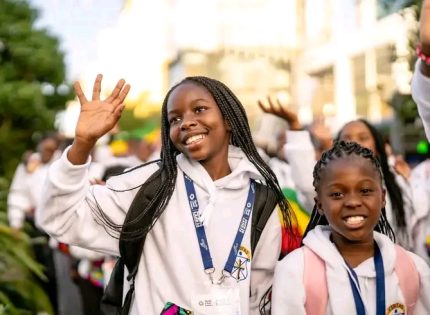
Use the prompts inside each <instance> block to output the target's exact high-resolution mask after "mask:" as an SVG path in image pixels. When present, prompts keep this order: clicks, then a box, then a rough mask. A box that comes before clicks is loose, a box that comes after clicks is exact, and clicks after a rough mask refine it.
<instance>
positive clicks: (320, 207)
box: [314, 197, 324, 215]
mask: <svg viewBox="0 0 430 315" xmlns="http://www.w3.org/2000/svg"><path fill="white" fill-rule="evenodd" d="M314 201H315V207H316V208H317V211H318V213H319V214H320V215H324V210H323V209H322V205H321V202H320V201H319V200H318V197H315V198H314Z"/></svg>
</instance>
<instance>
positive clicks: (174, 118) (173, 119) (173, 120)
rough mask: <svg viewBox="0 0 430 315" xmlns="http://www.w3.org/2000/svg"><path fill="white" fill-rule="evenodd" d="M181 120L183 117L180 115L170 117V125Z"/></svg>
mask: <svg viewBox="0 0 430 315" xmlns="http://www.w3.org/2000/svg"><path fill="white" fill-rule="evenodd" d="M180 121H181V117H179V116H178V117H172V118H170V120H169V123H170V125H174V124H176V123H178V122H180Z"/></svg>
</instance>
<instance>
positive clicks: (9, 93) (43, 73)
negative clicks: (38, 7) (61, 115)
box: [0, 0, 72, 178]
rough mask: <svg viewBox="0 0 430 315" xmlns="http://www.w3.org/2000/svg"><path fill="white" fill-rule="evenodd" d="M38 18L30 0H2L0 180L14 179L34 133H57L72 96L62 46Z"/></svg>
mask: <svg viewBox="0 0 430 315" xmlns="http://www.w3.org/2000/svg"><path fill="white" fill-rule="evenodd" d="M36 18H37V12H36V11H35V10H34V9H32V8H31V7H30V6H29V4H28V3H27V2H26V1H22V0H0V104H1V106H0V147H1V148H8V150H1V151H0V177H1V176H6V178H11V176H12V175H13V172H14V170H15V167H16V165H17V163H18V162H19V159H20V157H21V155H22V154H23V152H24V151H25V150H26V149H28V148H32V147H34V143H33V141H32V136H33V134H34V132H35V131H45V130H52V129H53V122H54V118H55V112H56V110H59V109H62V108H64V105H65V102H66V101H67V100H68V99H70V98H71V96H72V95H71V92H70V91H71V89H70V88H68V89H67V88H64V86H65V84H64V83H63V82H64V80H65V65H64V55H63V53H62V52H61V51H60V49H59V42H58V40H57V39H56V38H55V37H53V36H51V35H50V34H49V33H48V31H47V30H44V29H35V28H34V21H35V19H36ZM66 87H67V85H66Z"/></svg>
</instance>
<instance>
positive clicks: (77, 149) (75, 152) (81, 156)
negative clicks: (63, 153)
mask: <svg viewBox="0 0 430 315" xmlns="http://www.w3.org/2000/svg"><path fill="white" fill-rule="evenodd" d="M94 146H95V141H89V140H84V139H80V138H75V139H74V141H73V143H72V146H71V147H70V150H69V152H68V153H67V159H68V160H69V161H70V163H72V164H74V165H80V164H85V163H86V162H87V160H88V157H89V156H90V154H91V151H92V150H93V148H94Z"/></svg>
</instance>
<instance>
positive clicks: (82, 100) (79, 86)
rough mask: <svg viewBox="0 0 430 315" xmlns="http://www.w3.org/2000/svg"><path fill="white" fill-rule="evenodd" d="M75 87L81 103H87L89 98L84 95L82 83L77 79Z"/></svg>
mask: <svg viewBox="0 0 430 315" xmlns="http://www.w3.org/2000/svg"><path fill="white" fill-rule="evenodd" d="M73 88H74V90H75V93H76V96H77V97H78V99H79V103H81V105H83V104H85V103H87V102H88V100H87V98H86V97H85V95H84V92H82V88H81V85H80V84H79V82H78V81H76V82H75V83H73Z"/></svg>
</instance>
